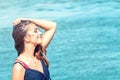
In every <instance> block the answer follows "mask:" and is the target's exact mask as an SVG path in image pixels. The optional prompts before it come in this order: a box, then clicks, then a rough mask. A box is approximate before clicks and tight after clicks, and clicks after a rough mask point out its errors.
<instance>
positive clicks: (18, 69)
mask: <svg viewBox="0 0 120 80" xmlns="http://www.w3.org/2000/svg"><path fill="white" fill-rule="evenodd" d="M24 74H25V69H24V68H23V66H22V65H21V64H20V63H15V64H14V65H13V71H12V80H24Z"/></svg>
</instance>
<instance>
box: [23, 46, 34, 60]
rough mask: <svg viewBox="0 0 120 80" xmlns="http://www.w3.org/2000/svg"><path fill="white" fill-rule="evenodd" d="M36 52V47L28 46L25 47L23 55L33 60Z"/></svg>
mask: <svg viewBox="0 0 120 80" xmlns="http://www.w3.org/2000/svg"><path fill="white" fill-rule="evenodd" d="M34 50H35V46H34V45H31V44H26V45H25V46H24V51H23V55H25V56H26V57H29V58H33V57H34Z"/></svg>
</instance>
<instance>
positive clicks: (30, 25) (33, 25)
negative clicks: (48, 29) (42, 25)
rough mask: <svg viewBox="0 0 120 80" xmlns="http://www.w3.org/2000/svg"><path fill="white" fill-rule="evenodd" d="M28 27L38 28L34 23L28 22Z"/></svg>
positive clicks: (31, 28) (29, 28)
mask: <svg viewBox="0 0 120 80" xmlns="http://www.w3.org/2000/svg"><path fill="white" fill-rule="evenodd" d="M27 27H28V30H36V29H37V26H36V25H35V24H33V23H30V24H28V25H27Z"/></svg>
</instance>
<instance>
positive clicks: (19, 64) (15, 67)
mask: <svg viewBox="0 0 120 80" xmlns="http://www.w3.org/2000/svg"><path fill="white" fill-rule="evenodd" d="M13 70H16V71H21V70H24V68H23V66H22V65H21V63H19V62H17V63H15V64H14V65H13Z"/></svg>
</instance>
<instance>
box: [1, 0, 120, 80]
mask: <svg viewBox="0 0 120 80" xmlns="http://www.w3.org/2000/svg"><path fill="white" fill-rule="evenodd" d="M18 17H30V18H45V19H49V20H53V21H56V22H57V31H56V34H55V37H54V39H53V40H52V42H51V44H50V45H49V47H48V49H47V51H48V55H47V57H48V59H49V62H50V68H49V69H50V72H51V77H52V80H120V45H119V44H120V34H119V33H120V27H119V26H120V0H109V1H108V0H51V1H50V0H34V1H33V0H19V1H18V0H9V1H8V0H0V25H1V26H0V45H1V46H0V79H1V80H11V71H12V64H13V62H14V60H15V58H16V57H17V53H16V51H15V49H14V42H13V39H12V36H11V32H12V21H13V20H14V19H16V18H18Z"/></svg>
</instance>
